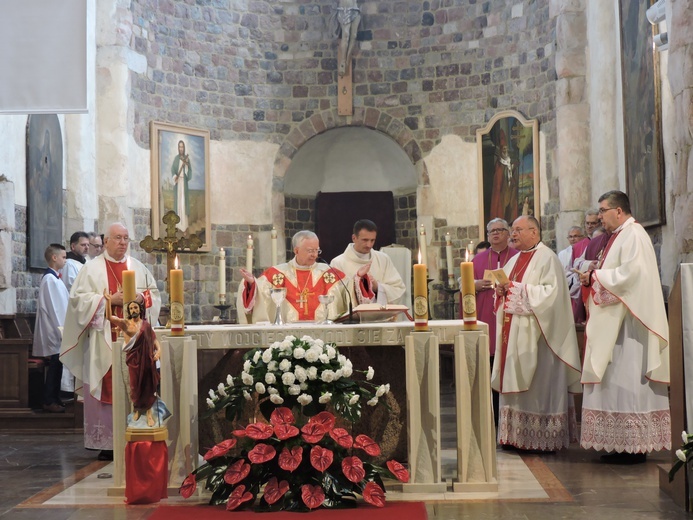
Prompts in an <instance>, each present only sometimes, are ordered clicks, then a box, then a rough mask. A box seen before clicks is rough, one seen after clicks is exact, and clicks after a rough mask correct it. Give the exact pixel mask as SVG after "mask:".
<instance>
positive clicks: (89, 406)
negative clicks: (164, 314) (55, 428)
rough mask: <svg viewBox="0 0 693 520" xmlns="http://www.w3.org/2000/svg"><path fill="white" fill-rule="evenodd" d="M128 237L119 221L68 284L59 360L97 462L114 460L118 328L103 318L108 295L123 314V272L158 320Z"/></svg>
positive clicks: (152, 287) (157, 302)
mask: <svg viewBox="0 0 693 520" xmlns="http://www.w3.org/2000/svg"><path fill="white" fill-rule="evenodd" d="M129 244H130V236H129V234H128V230H127V228H126V227H125V226H124V225H123V224H121V223H115V224H112V225H111V226H110V227H109V228H108V232H107V233H106V236H105V243H104V247H105V250H104V253H103V254H102V255H100V256H97V257H96V258H94V259H93V260H90V261H89V262H87V263H86V264H84V266H83V267H82V269H81V270H80V271H79V274H78V275H77V278H76V279H75V281H74V283H73V284H72V289H71V291H70V301H69V304H68V308H67V315H66V316H65V329H64V331H63V341H62V345H61V348H60V361H62V363H63V364H64V365H65V366H66V367H68V368H69V369H70V372H72V373H73V374H74V376H75V378H76V384H75V391H76V392H77V393H78V394H81V395H83V396H84V446H85V448H88V449H95V450H101V453H100V454H99V459H100V460H109V459H110V460H112V459H113V412H112V408H113V406H112V405H113V401H112V377H113V375H112V373H111V365H112V362H113V354H112V350H113V343H114V342H115V341H116V339H117V331H116V329H115V328H114V329H113V330H111V324H110V322H109V321H108V320H106V319H105V310H106V298H105V297H104V291H107V292H109V293H110V294H111V304H112V306H113V312H114V314H115V315H117V316H119V317H122V316H123V303H124V302H123V271H125V270H127V269H130V270H133V271H135V285H136V290H137V296H136V300H137V301H138V302H139V303H141V304H143V305H144V306H145V307H146V309H147V310H146V314H147V319H148V320H149V322H150V323H156V322H157V320H158V319H159V310H160V308H161V298H160V296H159V290H158V289H157V287H156V281H155V280H154V277H153V276H152V274H151V273H150V272H149V270H148V269H147V268H146V267H145V266H144V265H143V264H142V263H141V262H139V261H138V260H136V259H135V258H132V257H130V256H129V255H128V254H127V252H128V246H129Z"/></svg>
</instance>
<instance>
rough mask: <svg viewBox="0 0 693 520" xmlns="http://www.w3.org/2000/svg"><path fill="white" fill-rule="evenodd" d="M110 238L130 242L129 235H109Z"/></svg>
mask: <svg viewBox="0 0 693 520" xmlns="http://www.w3.org/2000/svg"><path fill="white" fill-rule="evenodd" d="M111 239H113V240H115V241H116V242H130V237H129V236H128V235H125V236H122V235H116V236H114V237H111Z"/></svg>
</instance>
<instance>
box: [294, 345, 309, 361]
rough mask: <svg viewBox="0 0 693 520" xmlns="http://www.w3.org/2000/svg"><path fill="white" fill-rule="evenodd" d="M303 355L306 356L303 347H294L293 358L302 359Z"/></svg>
mask: <svg viewBox="0 0 693 520" xmlns="http://www.w3.org/2000/svg"><path fill="white" fill-rule="evenodd" d="M304 357H306V350H305V349H303V348H301V347H298V348H295V349H294V358H295V359H303V358H304Z"/></svg>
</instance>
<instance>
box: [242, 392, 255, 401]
mask: <svg viewBox="0 0 693 520" xmlns="http://www.w3.org/2000/svg"><path fill="white" fill-rule="evenodd" d="M243 397H245V400H246V401H250V400H251V399H252V398H253V396H252V395H250V394H249V393H248V391H247V390H243Z"/></svg>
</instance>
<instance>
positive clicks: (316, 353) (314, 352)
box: [306, 348, 320, 363]
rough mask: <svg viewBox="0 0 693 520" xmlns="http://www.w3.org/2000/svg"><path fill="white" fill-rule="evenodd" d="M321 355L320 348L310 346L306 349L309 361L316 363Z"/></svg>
mask: <svg viewBox="0 0 693 520" xmlns="http://www.w3.org/2000/svg"><path fill="white" fill-rule="evenodd" d="M319 357H320V350H318V349H316V348H309V349H308V350H306V361H308V363H315V362H316V361H317V360H318V358H319Z"/></svg>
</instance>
